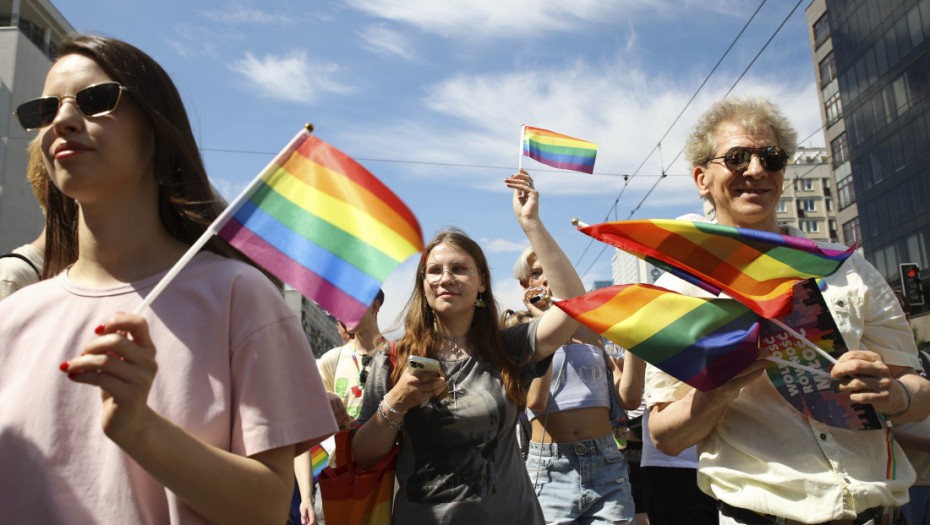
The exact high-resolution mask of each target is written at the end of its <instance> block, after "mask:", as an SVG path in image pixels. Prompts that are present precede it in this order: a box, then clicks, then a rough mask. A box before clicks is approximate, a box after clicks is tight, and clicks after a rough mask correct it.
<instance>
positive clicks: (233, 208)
mask: <svg viewBox="0 0 930 525" xmlns="http://www.w3.org/2000/svg"><path fill="white" fill-rule="evenodd" d="M311 131H313V126H312V125H311V124H307V125H306V126H305V127H304V129H302V130H300V132H299V133H297V135H296V136H294V138H293V139H291V141H290V142H289V143H288V145H287V147H285V148H284V149H283V150H282V152H284V151H291V150H292V149H293V148H294V146H295V144H296V143H297V142H298V141H301V140H304V138H305V136H306V135H308V134H310V132H311ZM279 156H280V154H278V155H275V157H274V158H273V159H271V162H269V163H268V165H267V166H265V168H264V169H263V170H262V171H260V172H258V175H256V176H255V178H254V179H252V182H250V183H249V185H248V186H246V188H245V189H244V190H242V191H241V192H240V193H239V195H238V196H237V197H236V198H235V199H234V200H233V201H232V203H231V204H230V205H229V206H227V207H226V209H225V210H223V212H222V213H220V215H219V217H217V218H216V219H215V220H214V221H213V222H212V223H210V225H209V226H207V230H206V231H205V232H203V234H202V235H201V236H200V238H198V239H197V240H196V241H194V244H192V245H191V247H190V248H188V249H187V251H186V252H184V255H182V256H181V258H180V259H178V262H176V263H174V266H172V267H171V269H170V270H168V273H166V274H165V276H164V277H162V278H161V280H160V281H158V284H156V285H155V288H153V289H152V291H151V292H150V293H149V294H148V295H147V296H146V297H145V300H143V301H142V303H141V304H139V306H138V307H136V309H135V310H134V311H133V312H132V313H133V314H135V315H139V314H141V313H142V311H143V310H145V309H146V308H148V307H149V306H150V305H151V304H152V302H153V301H154V300H155V299H157V298H158V296H159V295H161V292H162V291H164V289H165V288H166V287H167V286H168V285H169V284H170V283H171V281H173V280H174V278H175V277H177V276H178V274H179V273H181V270H183V269H184V267H185V266H187V263H189V262H191V259H193V258H194V256H195V255H197V252H199V251H200V249H201V248H203V245H205V244H207V241H209V240H210V238H211V237H213V236H214V235H216V234H217V233H218V232H219V231H220V230H221V229H222V228H223V226H225V225H226V222H227V221H228V220H229V218H230V217H232V216H233V214H235V213H236V212H237V211H238V210H239V208H240V207H241V206H242V203H244V202H245V201H246V199H248V198H249V197H250V196H251V195H252V193H253V192H254V190H255V188H257V187H258V186H259V185H260V184H262V183H263V182H264V181H263V180H262V175H264V174H265V172H266V171H268V170H269V169H270V168H271V167H272V166H274V165H275V163H276V162H277V160H278V157H279Z"/></svg>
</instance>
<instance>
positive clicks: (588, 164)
mask: <svg viewBox="0 0 930 525" xmlns="http://www.w3.org/2000/svg"><path fill="white" fill-rule="evenodd" d="M523 154H524V155H526V156H527V157H529V158H531V159H535V160H537V161H539V162H542V163H543V164H546V165H547V166H552V167H554V168H561V169H563V170H573V171H582V172H584V173H594V158H595V157H596V156H597V144H594V143H592V142H586V141H584V140H581V139H576V138H574V137H569V136H568V135H561V134H559V133H554V132H552V131H549V130H547V129H540V128H531V127H529V126H523Z"/></svg>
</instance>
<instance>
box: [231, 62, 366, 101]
mask: <svg viewBox="0 0 930 525" xmlns="http://www.w3.org/2000/svg"><path fill="white" fill-rule="evenodd" d="M229 69H231V70H232V71H235V72H236V73H240V74H242V75H243V76H244V77H245V78H246V79H247V80H248V81H249V82H250V83H251V84H252V85H253V87H255V88H256V89H257V90H258V91H259V93H260V94H261V95H262V96H265V97H267V98H271V99H275V100H279V101H284V102H297V103H301V104H307V105H310V104H313V103H315V102H317V100H318V98H319V96H320V95H321V94H324V93H347V92H349V91H351V88H350V87H349V86H347V85H345V84H343V83H341V82H339V80H338V77H339V75H340V73H341V70H342V69H341V67H340V66H338V65H336V64H331V63H315V62H313V61H311V60H310V59H309V58H308V57H307V53H306V52H305V51H303V50H292V51H290V52H289V53H288V54H287V55H285V56H278V55H265V57H264V58H261V59H259V58H256V57H255V56H254V55H252V53H249V52H247V53H246V54H245V57H244V58H241V59H239V60H237V61H235V62H234V63H233V64H232V65H231V66H229Z"/></svg>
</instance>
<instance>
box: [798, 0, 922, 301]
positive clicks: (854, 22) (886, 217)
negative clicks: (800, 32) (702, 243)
mask: <svg viewBox="0 0 930 525" xmlns="http://www.w3.org/2000/svg"><path fill="white" fill-rule="evenodd" d="M814 28H815V31H814V33H815V38H816V37H818V36H819V35H824V36H823V37H822V38H827V37H829V38H831V39H832V43H833V50H832V53H831V54H830V55H829V56H828V57H825V58H824V60H823V61H822V62H821V64H819V65H818V68H819V71H820V72H821V73H822V74H821V78H822V82H824V81H829V80H832V77H833V76H834V75H835V78H836V80H837V85H838V88H839V94H840V99H841V100H840V101H834V102H833V103H832V105H831V106H830V107H829V108H828V109H827V115H828V116H829V115H830V111H834V112H839V113H842V115H843V117H844V119H845V132H844V133H842V134H840V135H838V136H836V137H835V138H833V139H832V140H831V143H830V145H829V147H830V148H831V151H832V158H833V164H834V166H835V167H837V168H838V167H840V166H841V165H843V164H845V163H846V162H848V163H849V167H848V172H849V173H850V175H849V177H848V178H847V180H842V181H840V180H838V181H837V183H838V184H837V185H838V187H839V188H838V192H839V193H840V198H839V202H838V205H839V206H840V207H843V206H844V204H846V203H847V202H851V201H855V203H856V204H857V205H858V218H856V219H855V224H854V225H852V224H844V225H843V229H844V233H845V232H846V231H849V232H850V233H851V234H852V233H853V232H854V231H855V230H856V229H858V235H859V236H860V238H859V242H860V244H861V246H862V247H863V249H864V253H865V256H866V258H867V259H868V260H869V261H870V262H871V263H872V264H873V265H875V267H876V268H878V270H879V271H880V272H882V274H883V275H884V276H885V278H886V279H888V280H889V282H892V283H894V284H897V282H898V265H899V264H900V263H905V262H914V263H917V264H918V265H919V266H920V267H921V268H924V269H926V268H930V0H882V1H873V0H826V12H825V13H824V14H823V17H821V19H819V20H817V21H816V23H815V26H814ZM838 104H839V106H837V105H838ZM844 185H847V186H851V189H852V190H853V191H852V192H849V191H847V190H846V188H844ZM844 191H845V193H844ZM844 195H846V197H845V200H844V197H843V196H844ZM850 222H852V221H850ZM847 241H848V240H847Z"/></svg>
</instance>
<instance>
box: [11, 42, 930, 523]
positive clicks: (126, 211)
mask: <svg viewBox="0 0 930 525" xmlns="http://www.w3.org/2000/svg"><path fill="white" fill-rule="evenodd" d="M16 114H17V117H18V119H19V121H20V123H21V124H22V126H23V127H24V128H26V129H29V130H36V132H37V133H36V138H35V140H34V142H33V143H32V145H31V146H30V149H31V162H30V166H29V170H28V171H29V177H30V181H31V182H32V184H33V188H34V190H35V193H36V196H37V199H38V200H39V203H40V205H41V207H42V209H43V211H44V212H45V215H46V227H45V229H44V230H43V231H42V233H41V234H40V236H39V237H38V238H37V239H36V241H35V242H34V243H31V244H30V245H27V246H26V247H23V248H21V249H18V250H17V251H16V252H14V255H11V256H8V257H4V258H3V259H0V284H2V286H3V288H0V292H2V293H3V296H0V299H3V300H2V301H0V340H2V341H3V352H0V466H2V469H0V470H2V474H0V508H2V509H3V515H4V520H6V519H9V520H10V522H11V523H56V522H65V521H68V522H77V523H150V524H160V523H240V522H242V523H285V522H286V521H287V519H288V509H289V505H288V503H289V501H290V499H291V498H292V495H293V493H294V487H295V484H296V486H297V487H298V490H297V494H298V497H299V500H300V506H299V509H300V512H299V514H300V515H299V516H296V519H297V520H299V521H300V522H301V523H305V524H307V523H311V524H315V523H322V522H323V520H325V515H323V514H322V513H321V508H320V505H319V491H316V490H315V489H314V483H313V478H312V467H311V464H310V461H311V460H310V454H309V452H308V451H309V450H310V448H311V447H312V446H313V445H316V444H318V443H320V442H322V441H323V440H325V439H326V438H328V437H329V436H331V435H333V433H334V432H336V431H337V430H338V429H352V431H353V434H352V437H351V448H352V450H353V456H354V457H352V458H350V460H351V461H354V462H355V463H356V464H357V465H358V467H359V468H362V469H367V468H371V467H372V466H374V465H375V464H377V463H378V462H379V461H380V460H381V459H382V458H384V457H385V456H386V455H388V454H391V453H393V452H392V451H394V450H395V449H396V454H397V464H396V495H395V497H394V503H393V522H394V523H400V524H420V523H442V524H468V525H476V524H482V523H513V524H517V523H520V524H527V525H537V524H543V523H549V524H570V523H578V524H597V523H604V524H631V523H637V524H643V523H650V524H652V525H679V524H684V523H700V524H705V523H721V524H734V523H735V524H781V523H832V524H867V523H871V524H874V525H878V524H885V523H905V521H904V519H905V518H904V517H902V512H901V509H902V508H903V516H906V520H907V521H906V522H907V523H911V525H918V524H926V523H930V511H928V509H927V507H928V505H930V437H925V436H930V430H926V429H927V424H926V423H925V421H926V418H927V416H928V414H930V381H928V380H927V379H926V377H925V376H926V374H925V373H922V372H924V371H927V366H925V365H924V364H922V363H921V361H920V359H919V353H918V350H917V348H916V345H915V342H914V338H913V335H912V333H911V330H910V327H909V325H908V323H907V320H906V317H905V314H904V312H903V310H902V307H901V305H900V304H899V302H898V301H897V300H896V298H895V295H894V293H893V292H892V290H891V288H890V287H889V286H888V284H887V283H886V282H885V280H884V279H883V278H882V277H881V275H880V274H879V273H878V272H877V271H876V270H875V269H874V268H873V267H872V266H871V265H869V264H868V263H867V262H866V261H865V259H864V258H863V257H861V256H860V255H859V254H856V253H854V254H853V255H852V256H850V257H849V258H848V259H847V260H846V261H845V262H844V263H843V264H842V266H841V267H840V269H839V270H838V271H837V272H836V273H834V274H832V275H830V276H828V277H826V278H824V279H823V280H822V282H821V289H822V293H823V296H824V299H825V301H826V304H827V307H828V309H829V311H830V314H832V316H833V317H834V319H835V321H836V324H837V327H838V329H839V331H840V332H841V334H842V336H843V339H844V340H845V341H846V344H847V345H848V347H849V348H850V351H848V352H846V353H844V354H843V355H841V356H840V357H839V359H838V362H837V364H836V365H835V366H834V367H833V368H832V370H831V371H830V374H831V376H832V379H833V381H834V384H835V387H834V388H835V390H836V391H837V392H841V393H847V394H848V395H849V396H850V399H851V400H852V401H853V402H856V403H868V404H871V405H872V406H873V407H874V408H875V410H876V411H877V412H878V413H879V414H882V418H883V420H885V421H887V422H888V423H889V424H890V425H891V427H892V428H898V429H900V432H899V433H898V434H897V435H898V436H900V437H899V438H898V439H897V440H896V439H894V437H893V436H895V434H894V433H890V432H887V431H886V430H884V429H881V430H849V429H842V428H837V427H833V426H830V425H827V424H825V423H822V422H819V421H817V420H814V419H812V418H810V417H808V416H806V415H805V414H803V413H802V412H800V411H799V410H797V409H795V408H793V407H792V406H791V405H789V404H788V403H787V402H786V401H785V400H784V399H783V398H782V397H781V395H780V394H779V393H778V391H777V390H776V389H775V388H774V387H773V385H772V383H771V382H770V381H769V380H768V379H767V375H766V373H765V369H766V368H767V367H768V366H771V365H772V363H771V362H769V361H767V360H765V356H760V357H759V359H757V360H756V361H754V362H752V363H751V364H750V365H748V366H747V367H746V368H745V369H744V370H742V371H740V372H739V373H737V374H736V376H734V377H733V378H732V379H730V380H729V381H727V382H726V383H724V384H723V385H722V386H720V387H718V388H715V389H712V390H709V391H701V390H696V389H694V388H692V387H691V386H689V385H687V384H685V383H683V382H682V381H680V380H678V379H676V378H674V377H672V376H671V375H668V374H667V373H665V372H663V371H662V370H660V369H658V368H656V367H654V366H653V365H651V364H648V363H646V362H645V361H644V360H642V359H640V358H639V357H637V356H635V355H633V354H630V353H627V354H626V355H618V354H617V353H616V352H614V351H610V350H609V349H608V348H605V342H604V341H603V340H602V338H601V337H600V335H598V334H597V333H595V332H593V331H591V330H590V329H588V328H586V327H584V326H581V325H580V324H579V323H578V322H577V321H576V320H574V319H573V318H572V317H570V316H569V315H568V314H566V313H565V312H563V311H562V310H561V309H559V308H556V307H553V300H554V299H553V298H571V297H577V296H580V295H582V294H584V293H585V290H584V286H583V284H582V282H581V279H580V278H579V276H578V275H577V273H576V272H575V270H574V269H573V267H572V265H571V263H570V260H569V258H568V257H567V256H566V254H565V253H564V252H563V251H562V249H561V248H560V247H559V245H558V244H557V243H556V241H555V240H554V239H553V237H552V236H551V235H550V233H549V232H548V231H547V230H546V228H545V226H544V225H543V223H542V221H541V220H540V216H539V206H540V193H539V189H538V188H537V187H536V186H535V184H534V181H533V179H532V177H531V176H530V175H529V173H527V172H526V171H524V170H520V171H519V172H517V173H516V174H514V175H512V176H510V177H508V178H507V179H506V180H505V182H504V184H505V185H506V187H507V188H509V189H511V190H512V191H513V197H512V207H513V211H514V215H515V217H516V219H517V223H518V224H519V226H520V227H521V228H522V230H523V232H524V234H525V236H526V239H527V241H528V242H529V245H530V247H529V248H528V249H527V250H526V251H524V253H522V254H521V255H520V257H519V258H518V260H517V262H516V264H515V267H514V277H515V278H516V279H517V280H518V281H519V284H520V286H521V287H522V289H523V290H524V295H523V306H524V308H523V309H518V310H512V309H511V310H506V311H504V312H503V313H502V314H501V313H499V310H498V308H499V307H498V303H497V301H496V300H495V297H494V293H493V290H492V283H491V272H490V269H489V267H488V262H487V260H486V258H485V255H484V253H483V252H482V250H481V248H480V246H479V245H478V244H477V243H476V242H475V241H474V240H473V239H472V238H471V237H469V236H468V235H467V234H466V233H465V232H463V231H461V230H458V229H455V228H447V229H444V230H442V231H440V232H439V233H438V234H436V236H435V237H434V238H433V239H432V240H431V241H430V242H429V243H428V244H427V245H426V249H425V253H423V254H422V256H421V258H420V260H419V262H418V265H417V268H416V274H415V275H416V276H415V281H414V283H413V285H412V289H411V292H410V296H409V299H408V301H407V305H406V310H405V317H404V326H403V334H402V335H401V336H400V337H399V338H398V339H396V340H394V341H387V340H386V339H385V338H384V337H383V336H382V334H381V330H380V328H379V325H378V320H377V316H378V312H379V310H380V308H381V306H382V305H383V303H384V299H385V297H384V294H383V292H381V293H379V294H378V297H377V298H376V299H375V300H374V302H373V303H372V304H371V305H370V307H369V309H368V311H367V312H366V314H365V316H364V317H363V319H362V320H361V321H360V322H359V323H358V325H357V326H354V327H352V328H351V329H350V328H347V327H346V326H344V325H341V326H340V329H341V330H340V331H341V333H342V334H344V343H345V344H344V345H342V346H339V347H336V348H333V349H330V350H329V351H328V352H326V353H325V354H324V355H323V356H322V357H321V358H320V359H319V360H316V359H315V358H314V357H313V353H312V351H311V349H310V348H309V345H308V343H307V339H306V338H305V336H304V334H303V330H302V328H301V326H300V322H299V320H298V319H297V318H296V316H295V315H294V314H293V313H292V312H291V311H290V309H289V308H288V307H287V305H286V304H285V302H284V300H283V299H282V296H281V293H280V283H278V282H276V281H275V280H274V279H273V278H271V277H269V276H268V275H267V274H265V273H264V272H263V271H262V270H261V269H260V268H257V267H256V266H255V265H254V263H252V262H251V261H249V260H248V259H247V258H245V257H243V256H242V255H241V254H239V253H238V252H236V251H235V250H234V249H232V248H231V247H230V246H229V245H228V244H226V243H225V242H224V241H222V240H221V239H219V238H216V237H214V238H213V239H212V240H211V241H210V242H209V243H208V244H207V245H206V248H205V250H204V251H202V252H201V253H200V254H198V255H197V256H196V257H195V258H194V259H193V261H192V262H191V263H190V264H189V265H188V266H187V267H186V268H185V269H184V270H182V271H181V273H180V274H179V275H178V277H177V278H176V279H175V281H174V282H173V283H172V284H171V286H169V287H168V288H166V289H165V291H164V293H163V294H162V295H161V296H159V298H158V299H157V301H155V302H154V303H152V306H151V308H149V309H147V310H145V311H143V312H141V313H139V314H129V313H125V312H131V311H134V309H135V308H136V306H137V305H138V304H139V303H140V302H141V300H142V299H143V298H144V297H145V296H146V295H147V294H149V293H150V292H151V290H152V288H153V287H154V286H155V285H156V283H157V282H158V281H159V279H160V278H161V277H162V276H163V275H164V274H165V273H166V272H167V270H168V269H169V268H170V267H171V266H172V265H173V264H174V263H175V261H177V259H178V258H179V257H180V256H181V255H182V254H183V253H184V252H185V251H186V250H187V248H188V247H189V246H190V245H191V244H192V243H193V242H194V240H196V239H197V238H198V237H199V236H200V235H201V234H202V233H203V232H204V231H205V229H206V227H207V225H209V224H210V223H211V222H212V221H213V219H215V218H216V217H217V216H218V214H219V213H220V212H221V211H222V207H223V202H222V199H221V198H219V197H218V196H217V194H216V193H215V191H214V190H213V188H212V187H211V185H210V183H209V180H208V178H207V175H206V172H205V170H204V166H203V163H202V160H201V158H200V154H199V150H198V148H197V145H196V143H195V141H194V138H193V133H192V131H191V127H190V123H189V121H188V117H187V113H186V110H185V108H184V106H183V103H182V102H181V98H180V96H179V95H178V92H177V89H176V88H175V86H174V84H173V83H172V81H171V79H170V78H169V76H168V75H167V74H166V73H165V72H164V70H163V69H162V68H161V67H160V66H159V65H158V64H157V63H156V62H155V61H153V60H152V59H151V58H150V57H149V56H148V55H146V54H145V53H143V52H142V51H140V50H138V49H137V48H135V47H133V46H131V45H130V44H127V43H125V42H121V41H118V40H114V39H110V38H105V37H100V36H94V35H85V36H77V37H73V38H71V39H69V40H67V41H66V42H64V43H63V44H62V45H61V47H60V51H59V57H58V59H57V60H56V61H55V62H54V64H53V66H52V68H51V70H50V71H49V73H48V76H47V78H46V83H45V88H44V90H43V93H42V97H41V98H38V99H36V100H33V101H30V102H26V103H24V104H22V105H21V106H19V108H18V109H17V113H16ZM796 140H797V134H796V133H795V131H794V130H793V128H792V127H791V124H790V123H789V122H788V121H787V119H786V118H785V117H784V115H783V114H782V112H781V111H780V110H779V109H778V108H776V107H775V106H774V105H772V104H771V103H770V102H768V101H767V100H765V99H761V98H734V99H726V100H723V101H720V102H718V103H716V104H714V105H713V106H712V107H711V108H710V109H709V110H708V111H707V112H706V113H705V114H704V115H703V116H702V117H701V119H700V121H699V122H698V123H697V125H696V126H695V127H694V129H693V132H692V134H691V136H690V137H689V139H688V142H687V144H686V147H685V151H686V157H687V159H688V161H689V163H690V164H691V166H693V178H694V182H695V185H696V188H697V192H698V194H699V195H701V196H702V197H703V198H705V199H707V200H708V201H709V202H710V203H711V204H712V205H713V208H714V217H715V221H716V222H718V223H719V224H723V225H730V226H737V227H742V228H750V229H755V230H762V231H767V232H773V233H778V234H787V235H792V236H796V237H803V236H804V234H803V233H802V232H800V231H799V230H797V229H795V228H793V227H791V226H787V227H786V226H783V225H780V224H778V221H777V216H776V209H777V205H778V202H779V197H780V195H781V191H782V187H783V184H784V173H785V164H786V160H787V158H788V157H789V156H790V155H791V154H792V153H793V152H794V149H795V147H796ZM834 248H836V247H835V246H834ZM657 285H659V286H662V287H665V288H667V289H670V290H674V291H677V292H679V293H682V294H686V295H692V296H697V297H703V296H706V294H707V292H705V291H704V290H703V289H700V288H698V287H696V286H694V285H692V284H690V283H686V282H685V281H682V280H680V279H678V278H677V277H674V276H672V275H670V274H666V275H664V276H663V277H662V278H661V279H660V280H659V282H658V283H657ZM17 290H18V291H17ZM14 291H15V293H13V292H14ZM4 297H6V298H4ZM422 358H429V359H434V360H436V362H438V370H436V371H430V372H426V373H422V372H418V371H416V370H414V369H412V368H411V367H409V366H407V365H408V363H409V362H411V361H416V360H418V359H422ZM295 400H296V402H295ZM898 441H900V443H901V444H900V445H899V444H898ZM902 446H904V449H902ZM905 451H906V453H905ZM892 463H893V466H894V469H893V470H892V469H890V468H889V467H890V465H891V464H892ZM912 464H913V466H912ZM333 525H336V524H333Z"/></svg>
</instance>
